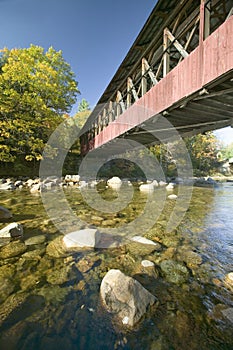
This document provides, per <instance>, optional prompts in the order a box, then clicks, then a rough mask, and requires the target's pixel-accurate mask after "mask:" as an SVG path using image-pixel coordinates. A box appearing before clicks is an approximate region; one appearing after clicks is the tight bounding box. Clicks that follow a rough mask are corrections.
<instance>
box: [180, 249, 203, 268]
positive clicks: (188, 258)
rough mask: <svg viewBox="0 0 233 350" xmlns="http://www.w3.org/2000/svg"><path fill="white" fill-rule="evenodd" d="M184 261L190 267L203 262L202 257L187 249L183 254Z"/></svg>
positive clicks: (195, 266)
mask: <svg viewBox="0 0 233 350" xmlns="http://www.w3.org/2000/svg"><path fill="white" fill-rule="evenodd" d="M183 261H184V262H185V263H186V264H187V266H188V267H189V268H190V269H192V268H197V267H198V266H199V265H201V264H202V257H201V256H200V255H199V254H197V253H195V252H193V251H186V252H184V254H183Z"/></svg>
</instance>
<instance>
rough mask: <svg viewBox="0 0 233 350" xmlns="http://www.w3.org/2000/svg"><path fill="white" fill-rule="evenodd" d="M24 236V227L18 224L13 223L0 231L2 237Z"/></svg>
mask: <svg viewBox="0 0 233 350" xmlns="http://www.w3.org/2000/svg"><path fill="white" fill-rule="evenodd" d="M21 236H23V226H22V225H21V224H18V223H17V222H12V223H11V224H9V225H7V226H6V227H4V228H3V229H1V230H0V237H1V238H7V237H21Z"/></svg>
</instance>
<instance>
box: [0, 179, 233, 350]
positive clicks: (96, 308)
mask: <svg viewBox="0 0 233 350" xmlns="http://www.w3.org/2000/svg"><path fill="white" fill-rule="evenodd" d="M124 190H125V191H126V192H125V195H126V196H127V189H124ZM99 193H100V194H101V196H102V197H103V198H104V199H105V200H109V201H111V199H112V198H115V196H116V193H115V192H114V191H112V190H109V189H106V188H105V184H103V186H100V187H99ZM66 198H67V200H68V201H69V204H70V206H71V208H72V209H73V211H74V212H75V213H76V214H77V215H78V217H79V218H81V219H82V220H83V222H87V223H88V224H89V225H94V226H97V227H99V229H100V230H101V229H103V228H105V229H106V228H113V227H121V226H123V225H126V226H127V224H128V223H130V222H132V221H133V220H134V219H135V218H137V217H139V216H140V215H141V214H142V212H143V208H144V205H145V202H146V200H147V196H146V195H145V194H142V193H140V192H139V191H138V190H136V191H135V193H134V196H133V198H132V201H131V202H130V203H129V205H128V206H127V207H126V208H123V209H121V211H119V212H116V213H102V212H101V211H98V210H95V209H92V208H91V207H89V206H88V205H86V204H85V203H84V201H83V199H82V196H81V194H80V192H79V191H78V190H77V189H75V188H71V189H67V190H66ZM158 198H159V197H158ZM0 204H1V205H3V206H5V207H7V208H8V209H10V210H11V212H12V214H13V219H11V222H12V221H17V222H20V223H22V224H23V226H24V237H23V239H22V240H21V241H19V240H14V241H11V242H9V241H3V240H2V241H1V242H0V243H1V245H2V247H1V248H0V302H1V304H0V349H12V350H15V349H20V350H22V349H23V350H29V349H30V350H31V349H39V350H40V349H41V350H42V349H43V350H46V349H68V350H69V349H70V350H73V349H85V350H88V349H101V350H103V349H140V350H141V349H149V350H157V349H158V350H159V349H162V350H163V349H164V350H167V349H175V350H176V349H177V350H178V349H179V350H180V349H181V350H186V349H187V348H189V349H191V350H194V349H202V350H215V349H216V350H217V349H232V347H233V341H232V333H231V330H232V312H233V298H232V293H231V291H230V290H228V289H227V288H226V287H225V285H224V283H223V281H224V277H225V275H226V274H227V273H229V272H230V271H232V270H233V266H232V250H233V240H232V238H233V230H232V227H233V216H232V208H233V186H232V185H230V184H224V185H223V186H220V187H219V188H215V189H212V188H194V190H193V197H192V201H191V203H190V206H189V209H188V211H187V212H186V215H185V217H184V218H183V220H182V223H181V224H180V226H179V227H178V229H174V230H173V231H172V232H169V233H168V232H166V230H165V229H166V225H167V221H168V219H169V217H170V215H171V212H172V210H173V207H174V201H171V200H170V201H169V200H167V201H166V203H165V206H164V208H163V210H162V212H161V213H160V215H159V218H158V220H157V221H156V223H155V224H154V225H153V227H152V228H151V229H150V230H149V231H148V232H146V234H145V236H146V237H147V238H149V239H152V240H154V241H156V242H158V243H160V249H158V250H156V251H153V252H151V251H148V250H146V249H144V248H143V247H140V246H138V245H133V244H128V243H127V242H126V243H125V244H124V245H121V246H120V247H118V248H112V249H96V250H94V251H91V250H89V251H80V252H76V253H75V254H70V255H69V254H67V253H64V251H62V249H61V248H60V246H59V242H60V241H59V240H60V233H59V232H58V230H57V229H56V227H55V226H54V225H53V223H52V222H51V220H50V218H48V216H47V214H46V213H45V211H44V209H43V205H42V203H41V199H40V197H39V196H35V195H32V194H29V193H28V192H27V191H26V190H25V191H15V192H1V203H0ZM156 204H157V205H158V203H156ZM151 207H152V208H153V203H152V202H151ZM157 208H158V207H157ZM179 209H180V211H181V212H182V211H183V210H184V209H185V208H182V204H181V205H180V208H179ZM157 210H158V209H157ZM65 214H66V213H64V218H65ZM64 218H60V219H61V221H62V224H63V225H64V227H65V226H66V225H67V223H66V221H65V219H64ZM148 220H149V218H148ZM5 225H6V223H1V224H0V228H2V227H4V226H5ZM145 226H147V225H145ZM66 229H68V231H69V230H72V226H71V227H68V228H67V227H66ZM144 233H145V232H143V229H142V232H141V234H142V235H144ZM143 259H148V260H151V261H153V262H154V263H155V266H156V268H155V271H153V273H150V272H148V271H147V270H146V269H143V268H142V266H141V261H142V260H143ZM165 260H168V261H169V264H170V268H173V267H174V268H176V267H177V266H178V265H177V264H183V265H184V266H185V267H186V268H187V275H186V276H185V279H184V278H183V277H182V278H181V276H180V275H179V273H178V272H177V275H176V276H175V279H174V273H176V272H174V271H176V270H175V269H174V270H172V273H173V275H171V272H169V271H166V269H165V268H164V266H165V265H164V264H162V262H163V261H165ZM111 268H119V269H120V270H121V271H123V272H125V273H126V274H128V275H130V276H133V277H134V278H136V279H138V280H139V282H140V283H142V284H143V285H144V286H145V288H147V289H148V290H149V291H150V292H151V293H152V294H154V295H156V297H157V298H158V300H159V306H158V307H157V308H154V309H153V308H152V309H151V310H149V311H148V313H147V314H146V316H145V317H144V319H143V320H142V321H141V322H140V323H139V324H138V325H137V326H136V327H135V328H134V329H133V330H123V329H122V327H121V326H120V325H119V324H116V323H115V321H114V322H113V320H112V317H111V315H110V314H108V313H106V312H105V311H104V310H103V308H102V305H101V302H100V300H99V286H100V282H101V280H102V278H103V277H104V275H105V274H106V272H107V271H108V270H109V269H111ZM174 281H175V282H174Z"/></svg>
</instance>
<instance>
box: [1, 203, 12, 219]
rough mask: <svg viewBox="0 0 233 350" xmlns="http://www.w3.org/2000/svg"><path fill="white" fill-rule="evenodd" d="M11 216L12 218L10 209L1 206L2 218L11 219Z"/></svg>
mask: <svg viewBox="0 0 233 350" xmlns="http://www.w3.org/2000/svg"><path fill="white" fill-rule="evenodd" d="M10 218H12V214H11V212H10V210H8V209H7V208H4V207H2V206H0V219H10Z"/></svg>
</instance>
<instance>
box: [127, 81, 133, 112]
mask: <svg viewBox="0 0 233 350" xmlns="http://www.w3.org/2000/svg"><path fill="white" fill-rule="evenodd" d="M131 100H132V91H131V84H130V78H128V79H127V99H126V106H127V108H129V107H130V106H131V103H132V101H131Z"/></svg>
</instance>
